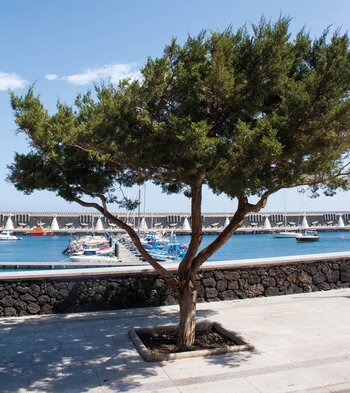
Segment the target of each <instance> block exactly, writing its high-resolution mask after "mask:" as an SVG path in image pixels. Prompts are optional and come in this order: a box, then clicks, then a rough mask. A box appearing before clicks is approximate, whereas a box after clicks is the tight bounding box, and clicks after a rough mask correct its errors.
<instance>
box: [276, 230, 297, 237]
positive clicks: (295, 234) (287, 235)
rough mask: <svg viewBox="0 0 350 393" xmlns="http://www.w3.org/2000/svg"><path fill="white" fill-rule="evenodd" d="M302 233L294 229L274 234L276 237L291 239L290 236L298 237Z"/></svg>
mask: <svg viewBox="0 0 350 393" xmlns="http://www.w3.org/2000/svg"><path fill="white" fill-rule="evenodd" d="M299 235H300V232H293V231H281V232H276V233H275V234H274V237H275V238H281V239H288V238H289V239H290V238H296V237H298V236H299Z"/></svg>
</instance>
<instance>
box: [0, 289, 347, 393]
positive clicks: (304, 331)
mask: <svg viewBox="0 0 350 393" xmlns="http://www.w3.org/2000/svg"><path fill="white" fill-rule="evenodd" d="M176 313H177V308H176V307H173V306H171V307H161V308H150V309H134V310H122V311H109V312H99V313H87V314H74V315H62V316H43V317H23V318H8V319H0V392H11V393H15V392H23V393H24V392H50V393H51V392H60V393H64V392H78V393H83V392H91V393H107V392H153V393H179V392H181V393H190V392H193V393H194V392H200V393H207V392H214V393H215V392H217V393H258V392H260V393H271V392H272V393H284V392H294V393H296V392H298V393H301V392H304V393H305V392H310V393H311V392H312V393H329V392H350V289H342V290H335V291H328V292H317V293H309V294H299V295H289V296H280V297H270V298H258V299H251V300H250V299H249V300H240V301H227V302H218V303H202V304H199V305H198V319H199V320H201V319H205V318H208V319H212V320H216V321H218V322H221V323H222V324H223V325H224V326H225V327H228V328H230V329H232V330H234V331H236V332H237V333H239V334H241V335H242V336H243V337H244V338H245V339H246V340H247V341H249V342H250V343H251V344H253V345H254V346H255V348H256V350H255V351H254V352H246V353H243V352H241V353H236V354H227V355H219V356H213V357H207V358H193V359H183V360H176V361H169V362H164V363H146V362H144V361H143V360H142V359H141V358H140V357H139V355H138V353H137V352H136V350H135V349H134V347H133V345H132V343H131V342H130V341H129V339H128V336H127V332H128V330H129V329H130V327H135V326H154V325H156V324H167V323H173V322H174V321H176V315H177V314H176Z"/></svg>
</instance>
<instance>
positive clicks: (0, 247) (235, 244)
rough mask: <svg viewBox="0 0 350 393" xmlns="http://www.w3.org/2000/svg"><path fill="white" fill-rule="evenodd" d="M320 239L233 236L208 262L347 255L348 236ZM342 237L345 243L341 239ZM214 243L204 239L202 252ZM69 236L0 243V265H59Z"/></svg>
mask: <svg viewBox="0 0 350 393" xmlns="http://www.w3.org/2000/svg"><path fill="white" fill-rule="evenodd" d="M320 236H321V239H320V241H318V242H312V243H297V242H296V241H295V239H293V238H289V239H280V238H274V236H273V235H272V234H247V235H241V234H239V235H234V236H233V237H232V238H231V239H230V240H229V241H228V242H227V243H226V244H225V245H224V246H223V247H222V248H221V249H220V250H218V251H217V252H216V253H215V254H214V255H213V256H212V257H211V259H210V260H212V261H220V260H236V259H250V258H267V257H278V256H289V255H303V254H320V253H328V252H340V251H350V233H349V232H321V233H320ZM342 237H344V239H342ZM177 238H178V241H179V242H181V243H189V240H190V237H189V236H178V237H177ZM214 239H215V235H206V236H204V238H203V242H202V248H203V247H205V246H206V245H207V244H209V243H210V242H211V241H213V240H214ZM69 240H70V237H69V236H50V237H30V236H28V237H26V236H23V237H22V240H20V241H12V242H7V241H1V242H0V261H1V262H60V261H63V260H65V259H67V256H66V255H64V254H63V250H64V249H65V248H66V247H67V245H68V242H69Z"/></svg>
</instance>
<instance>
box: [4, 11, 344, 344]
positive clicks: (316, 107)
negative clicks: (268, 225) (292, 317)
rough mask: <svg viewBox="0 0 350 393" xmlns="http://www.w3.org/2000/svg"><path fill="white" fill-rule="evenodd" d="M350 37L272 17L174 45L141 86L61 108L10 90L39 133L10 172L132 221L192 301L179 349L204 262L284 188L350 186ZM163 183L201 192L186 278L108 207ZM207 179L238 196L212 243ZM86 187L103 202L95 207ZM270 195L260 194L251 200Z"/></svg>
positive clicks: (189, 328)
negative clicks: (205, 211)
mask: <svg viewBox="0 0 350 393" xmlns="http://www.w3.org/2000/svg"><path fill="white" fill-rule="evenodd" d="M349 92H350V53H349V38H348V36H347V35H346V34H345V35H341V34H339V33H335V34H333V35H330V34H329V33H328V32H326V33H324V34H323V35H322V36H321V37H320V38H318V39H316V40H312V39H311V38H310V36H309V35H308V34H306V33H305V32H304V31H301V32H300V33H299V34H297V35H296V36H295V37H291V35H290V33H289V20H288V19H286V18H281V19H279V20H278V21H277V22H276V23H274V24H273V23H269V22H266V21H265V20H262V21H261V22H260V23H259V24H258V25H255V26H252V30H251V31H249V30H248V29H247V28H242V29H240V30H238V31H236V32H234V31H232V30H231V29H228V30H226V31H224V32H222V33H218V32H214V33H209V32H203V33H201V34H200V35H199V36H197V37H189V38H188V39H187V41H186V42H185V43H184V44H183V45H180V44H178V43H177V42H176V40H173V41H172V42H171V43H170V45H169V46H167V47H166V48H165V50H164V54H163V55H162V56H161V57H160V58H157V59H148V61H147V63H146V64H145V66H144V68H143V69H142V78H141V79H140V80H138V81H123V82H122V83H121V84H120V85H119V86H117V87H115V86H112V85H101V86H99V87H96V92H95V93H96V94H95V93H94V94H90V93H87V94H84V95H80V96H78V97H77V99H76V103H75V106H74V107H70V106H67V105H63V104H59V105H58V107H57V112H56V113H55V114H53V115H50V114H49V112H48V111H47V110H46V109H45V107H44V105H43V104H42V103H41V101H40V99H39V98H38V97H36V96H35V94H34V92H33V89H32V88H31V89H30V90H29V91H28V92H27V94H26V95H24V96H22V97H18V96H15V95H14V94H12V95H11V101H12V107H13V109H14V113H15V117H16V122H17V125H18V130H19V131H21V132H24V133H25V134H26V135H27V136H28V138H29V140H30V142H31V151H30V152H29V153H28V154H16V157H15V161H14V163H13V164H12V165H11V166H10V175H9V180H10V181H11V182H13V183H14V184H15V186H16V187H17V189H19V190H22V191H24V192H26V193H30V192H32V191H34V190H43V189H46V190H51V191H53V192H55V193H56V194H57V195H59V196H61V197H63V198H64V199H66V200H68V201H76V202H78V203H80V204H81V205H83V206H86V207H90V208H95V209H97V210H98V211H99V212H101V213H102V214H103V215H104V216H105V217H107V218H108V220H109V221H110V222H113V223H115V224H117V225H118V226H119V227H121V228H123V229H125V230H126V231H127V233H128V234H129V235H130V237H131V239H132V241H133V242H134V244H135V245H136V246H137V248H138V249H139V250H140V252H141V254H142V255H143V256H144V258H145V259H146V260H147V261H148V262H149V263H150V264H151V265H152V266H153V267H154V269H155V270H156V271H157V272H158V273H159V274H160V275H161V276H162V277H163V278H164V279H165V280H166V282H167V283H168V284H169V285H170V286H171V288H172V290H173V292H174V294H175V296H176V297H177V299H178V301H179V305H180V326H179V336H178V345H179V347H180V348H189V347H191V345H192V344H193V341H194V336H195V310H196V306H195V304H196V296H197V292H196V286H195V278H196V274H197V272H198V270H199V269H200V267H201V265H202V264H203V262H205V261H206V260H207V259H208V258H209V257H210V256H211V255H213V253H215V251H216V250H218V248H219V247H221V246H222V245H223V244H224V243H225V242H226V241H227V240H228V239H229V238H230V237H231V235H232V234H233V233H234V232H235V231H236V230H237V228H238V227H239V226H240V225H242V223H243V219H244V217H245V215H246V214H248V213H250V212H258V211H259V210H260V209H261V208H263V207H264V206H265V204H266V201H267V199H268V197H269V196H270V195H271V194H272V193H274V192H276V191H278V190H280V189H282V188H288V187H295V186H300V185H308V186H310V187H311V189H312V191H313V192H314V193H318V192H319V191H320V190H321V191H324V192H326V193H333V192H334V191H335V190H337V189H338V188H342V189H347V188H348V152H349V147H350V144H349V142H350V99H349ZM146 181H151V182H153V183H155V184H157V185H159V186H161V188H162V189H163V191H165V192H168V193H179V192H183V193H184V194H185V195H186V196H187V197H189V198H190V199H191V218H192V234H191V241H190V244H189V248H188V252H187V254H186V256H185V257H184V258H183V260H182V261H181V262H180V263H179V268H178V272H177V275H176V276H173V275H172V274H170V273H169V272H168V271H167V270H166V267H164V266H161V265H160V264H159V263H158V262H157V261H155V260H154V259H153V258H152V257H151V256H150V255H149V254H148V253H147V251H146V250H145V249H144V248H143V247H142V245H141V242H140V239H139V237H138V235H137V233H136V232H135V231H134V230H133V228H131V227H130V226H128V225H127V224H126V223H124V222H122V221H121V220H119V219H118V218H116V217H115V216H113V215H112V214H111V213H110V211H109V207H108V204H109V203H111V202H114V203H119V205H120V206H123V207H128V206H129V207H130V203H131V201H128V200H126V199H125V198H120V197H119V198H118V196H117V194H116V190H117V188H118V187H119V186H127V187H128V186H132V185H135V184H142V183H144V182H146ZM203 185H207V186H209V187H210V188H211V189H212V190H213V191H214V192H215V193H217V194H220V193H224V194H226V195H227V196H229V197H230V198H232V199H237V200H238V207H237V210H236V212H235V214H234V215H233V218H232V219H231V221H230V223H229V225H228V226H227V227H226V228H225V229H224V230H223V231H222V233H221V234H220V235H218V236H217V238H216V239H215V240H214V241H213V242H212V243H211V244H209V245H208V246H207V247H205V248H203V249H202V250H200V245H201V240H202V223H201V201H202V188H203ZM86 196H90V197H91V196H92V197H95V198H96V197H98V198H99V199H100V201H101V202H100V203H91V202H86V200H85V199H84V198H85V197H86ZM251 196H258V200H257V202H256V203H250V202H249V200H248V198H249V197H251Z"/></svg>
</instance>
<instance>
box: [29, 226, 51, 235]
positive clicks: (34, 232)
mask: <svg viewBox="0 0 350 393" xmlns="http://www.w3.org/2000/svg"><path fill="white" fill-rule="evenodd" d="M53 234H54V233H53V231H48V230H46V229H45V228H44V227H43V226H42V225H38V226H36V227H33V228H32V229H31V230H30V231H29V232H27V233H26V235H27V236H53Z"/></svg>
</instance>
